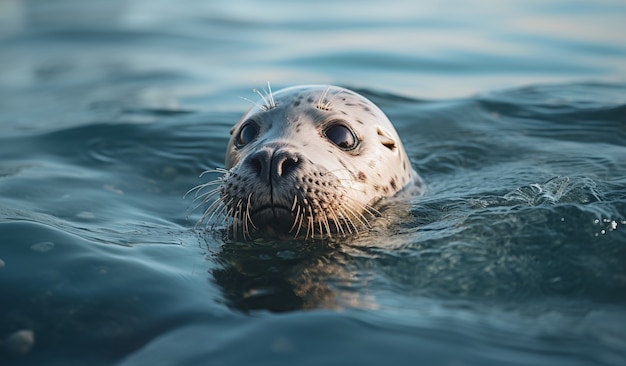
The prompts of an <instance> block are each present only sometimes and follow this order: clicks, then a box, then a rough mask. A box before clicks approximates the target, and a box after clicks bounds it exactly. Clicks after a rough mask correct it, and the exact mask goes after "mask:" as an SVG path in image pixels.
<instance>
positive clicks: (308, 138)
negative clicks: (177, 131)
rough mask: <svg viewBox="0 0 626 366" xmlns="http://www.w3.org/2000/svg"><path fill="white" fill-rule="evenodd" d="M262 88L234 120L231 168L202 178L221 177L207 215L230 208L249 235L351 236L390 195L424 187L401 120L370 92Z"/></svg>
mask: <svg viewBox="0 0 626 366" xmlns="http://www.w3.org/2000/svg"><path fill="white" fill-rule="evenodd" d="M261 96H262V99H261V100H260V101H259V102H257V103H255V106H254V107H252V108H251V109H250V110H249V111H248V112H247V113H246V114H245V115H244V116H243V117H242V118H241V120H240V121H239V122H238V123H237V124H236V125H235V126H234V127H233V128H232V130H231V138H230V141H229V143H228V148H227V150H226V166H225V167H226V170H220V172H222V173H223V176H222V177H220V178H218V180H217V181H214V182H209V183H207V184H205V185H202V186H199V187H197V188H200V189H199V190H202V188H204V186H208V185H209V184H211V183H213V184H217V185H218V187H217V188H216V189H214V190H213V191H211V192H209V193H207V194H206V195H202V196H203V197H205V199H204V201H208V200H209V199H212V197H213V196H218V195H219V197H218V198H217V199H216V200H215V202H214V203H213V204H212V205H210V206H209V208H208V209H207V211H206V212H205V213H204V215H203V217H202V218H201V221H204V220H206V219H209V220H208V221H211V218H212V217H214V216H215V215H216V214H217V213H220V214H221V213H225V217H226V218H229V219H232V233H233V234H234V235H235V236H236V235H237V234H243V237H244V238H245V239H251V238H255V237H259V236H260V237H276V238H284V237H292V238H304V239H309V238H333V237H342V236H346V235H350V234H353V233H357V232H359V230H362V229H363V228H366V227H367V226H368V225H369V221H368V220H370V219H371V217H372V216H375V215H377V214H378V211H377V210H376V208H375V204H376V203H377V202H378V201H379V200H380V199H382V198H384V197H390V196H393V195H395V194H396V193H397V192H399V191H401V190H407V189H409V190H412V194H419V193H420V187H421V183H420V182H421V180H419V177H418V176H417V174H416V173H415V171H413V169H412V168H411V165H410V163H409V159H408V157H407V154H406V152H405V150H404V148H403V146H402V142H401V141H400V138H399V136H398V134H397V132H396V131H395V129H394V127H393V125H392V124H391V122H390V121H389V119H388V118H387V116H386V115H385V114H384V113H383V112H382V111H381V110H380V109H379V108H378V107H377V106H376V105H374V104H373V103H372V102H370V101H369V100H368V99H366V98H365V97H363V96H361V95H359V94H357V93H355V92H353V91H350V90H348V89H344V88H340V87H336V86H327V85H312V86H296V87H291V88H287V89H282V90H280V91H278V92H276V93H271V91H270V92H269V93H267V94H266V95H262V94H261ZM211 193H212V194H211Z"/></svg>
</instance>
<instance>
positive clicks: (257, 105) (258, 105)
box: [239, 89, 268, 112]
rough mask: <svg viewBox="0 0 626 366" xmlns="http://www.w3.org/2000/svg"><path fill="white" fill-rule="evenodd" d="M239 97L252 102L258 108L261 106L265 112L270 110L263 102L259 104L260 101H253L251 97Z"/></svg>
mask: <svg viewBox="0 0 626 366" xmlns="http://www.w3.org/2000/svg"><path fill="white" fill-rule="evenodd" d="M254 90H255V91H256V89H254ZM239 98H241V99H243V100H245V101H246V102H250V103H252V104H254V105H255V106H256V107H257V108H259V109H260V110H262V111H263V112H266V111H267V110H268V109H267V107H266V106H264V105H262V104H259V103H258V102H255V101H253V100H251V99H248V98H246V97H239Z"/></svg>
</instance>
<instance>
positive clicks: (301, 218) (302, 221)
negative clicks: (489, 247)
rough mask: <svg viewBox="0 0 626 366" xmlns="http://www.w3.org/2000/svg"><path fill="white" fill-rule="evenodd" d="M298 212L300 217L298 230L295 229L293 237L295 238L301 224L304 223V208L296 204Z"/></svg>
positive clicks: (298, 233)
mask: <svg viewBox="0 0 626 366" xmlns="http://www.w3.org/2000/svg"><path fill="white" fill-rule="evenodd" d="M298 213H299V214H300V219H299V220H298V230H296V235H295V236H294V238H297V237H298V236H299V235H300V230H302V224H303V223H304V215H305V213H306V208H305V207H303V206H300V205H298Z"/></svg>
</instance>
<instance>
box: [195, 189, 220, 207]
mask: <svg viewBox="0 0 626 366" xmlns="http://www.w3.org/2000/svg"><path fill="white" fill-rule="evenodd" d="M220 192H221V189H220V187H217V188H214V189H211V190H210V191H207V192H204V193H202V194H199V192H198V193H196V195H195V197H194V198H193V202H196V201H200V205H203V204H205V203H207V202H209V201H210V200H211V199H212V198H213V197H214V196H216V195H218V194H220ZM196 208H197V206H196ZM196 208H194V210H195V209H196Z"/></svg>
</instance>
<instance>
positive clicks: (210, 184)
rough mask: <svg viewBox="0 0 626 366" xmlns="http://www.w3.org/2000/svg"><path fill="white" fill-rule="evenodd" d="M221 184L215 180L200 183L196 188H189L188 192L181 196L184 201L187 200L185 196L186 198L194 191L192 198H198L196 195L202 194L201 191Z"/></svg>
mask: <svg viewBox="0 0 626 366" xmlns="http://www.w3.org/2000/svg"><path fill="white" fill-rule="evenodd" d="M221 183H222V182H221V180H218V179H216V180H212V181H210V182H207V183H202V184H199V185H197V186H195V187H193V188H191V189H190V190H188V191H187V192H186V193H185V194H184V195H183V199H184V198H187V196H188V195H189V194H190V193H191V192H194V191H195V192H196V193H195V194H194V197H198V195H199V194H200V192H202V190H204V189H205V188H207V187H210V186H214V185H216V184H221Z"/></svg>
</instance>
